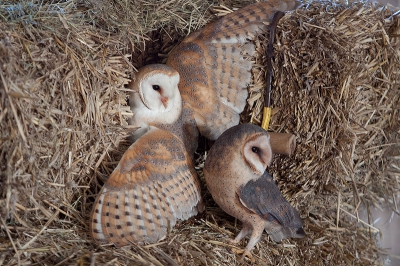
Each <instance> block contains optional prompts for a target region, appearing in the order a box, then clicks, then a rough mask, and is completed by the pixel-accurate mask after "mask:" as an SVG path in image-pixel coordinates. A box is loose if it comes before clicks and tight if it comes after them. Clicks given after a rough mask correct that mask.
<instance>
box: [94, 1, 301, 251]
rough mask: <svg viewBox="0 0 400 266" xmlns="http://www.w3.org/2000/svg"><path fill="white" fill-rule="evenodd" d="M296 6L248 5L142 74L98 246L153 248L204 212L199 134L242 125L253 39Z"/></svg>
mask: <svg viewBox="0 0 400 266" xmlns="http://www.w3.org/2000/svg"><path fill="white" fill-rule="evenodd" d="M297 5H298V2H296V0H283V1H282V0H280V1H277V0H272V1H269V2H265V3H258V4H254V5H251V6H248V7H244V8H242V9H240V10H238V11H236V12H233V13H231V14H228V15H226V16H225V17H223V18H222V19H219V20H218V21H216V22H214V23H211V24H209V25H207V26H206V27H204V28H203V29H201V30H199V31H197V32H195V33H193V34H191V35H189V36H188V37H187V38H186V39H185V40H184V41H183V42H182V43H181V44H180V45H178V46H177V47H176V48H175V49H174V50H173V52H172V53H171V54H170V56H169V59H168V61H167V64H166V65H162V64H154V65H148V66H145V67H143V68H141V69H139V71H138V73H137V74H136V77H135V79H134V81H133V82H132V83H131V84H130V85H129V88H130V89H131V90H132V93H131V95H130V105H131V110H132V111H133V117H132V118H131V119H130V121H129V123H130V124H131V125H134V126H137V127H138V130H137V131H135V133H134V143H133V144H132V146H131V147H130V148H129V149H128V150H127V151H126V152H125V154H124V155H123V157H122V159H121V161H120V163H119V165H118V166H117V168H116V169H115V170H114V172H113V173H112V174H111V176H110V177H109V179H108V180H107V182H106V183H105V185H104V187H103V188H102V190H101V191H100V193H99V195H98V196H97V199H96V202H95V205H94V208H93V212H92V216H91V222H90V224H91V233H92V235H93V237H94V238H95V239H96V240H97V241H98V242H100V243H114V244H115V245H116V246H124V245H128V244H130V243H133V242H136V243H137V242H139V243H144V242H149V243H150V242H155V241H157V240H159V239H161V238H162V237H163V236H165V234H166V232H167V229H168V228H170V227H172V226H174V225H175V223H176V221H177V219H183V220H184V219H187V218H189V217H190V216H192V215H195V214H196V213H197V212H200V211H202V210H203V209H204V206H203V203H202V200H201V197H200V186H199V184H198V180H197V178H196V172H195V170H194V167H193V154H194V151H195V150H196V147H197V138H198V129H199V130H200V133H201V134H203V135H204V136H206V137H207V138H210V139H212V140H214V139H216V138H217V137H218V136H219V135H220V134H221V133H222V132H223V131H224V130H225V129H227V128H229V127H231V126H233V125H236V124H238V123H239V113H240V112H242V110H243V109H244V106H245V104H246V98H247V85H248V84H249V83H250V78H251V73H250V70H251V67H252V64H251V62H250V61H248V60H247V59H246V56H247V55H252V54H253V53H254V50H255V48H254V45H253V44H252V43H250V42H249V41H248V39H252V38H253V37H254V35H255V34H257V33H259V32H260V31H261V30H262V29H265V27H266V25H265V24H264V23H265V22H269V21H270V20H271V18H272V15H273V13H274V12H275V11H277V10H281V11H285V10H290V9H294V8H295V7H296V6H297Z"/></svg>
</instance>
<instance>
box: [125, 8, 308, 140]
mask: <svg viewBox="0 0 400 266" xmlns="http://www.w3.org/2000/svg"><path fill="white" fill-rule="evenodd" d="M299 4H300V2H298V1H297V0H270V1H268V2H261V3H256V4H253V5H249V6H246V7H244V8H241V9H239V10H237V11H235V12H232V13H230V14H228V15H226V16H224V17H222V18H221V19H219V20H217V21H215V22H213V23H210V24H208V25H206V26H205V27H204V28H202V29H200V30H198V31H196V32H194V33H192V34H190V35H189V36H188V37H186V38H185V39H184V40H183V41H182V42H181V43H180V44H179V45H178V46H176V47H175V48H174V49H173V51H172V52H171V53H170V55H169V57H168V60H167V66H164V68H163V67H161V65H157V67H155V68H154V70H152V66H151V65H149V66H145V67H144V70H140V71H139V73H138V75H137V77H136V80H135V82H134V84H135V85H134V86H133V87H134V88H135V91H136V92H135V93H133V94H132V95H131V99H132V101H131V102H132V104H131V109H132V111H133V112H134V118H133V119H132V120H131V124H133V125H137V124H143V123H148V122H151V121H153V122H160V120H164V121H162V123H164V122H165V123H168V122H170V120H173V117H174V115H173V114H175V113H176V112H179V110H178V104H177V103H178V99H179V97H180V96H181V97H182V99H183V100H184V101H185V102H186V103H187V105H188V108H190V109H191V110H192V111H193V112H194V118H195V120H196V124H197V127H198V129H199V130H200V133H201V134H202V135H203V136H205V137H207V138H208V139H211V140H216V139H217V138H218V136H219V135H220V134H221V133H222V132H224V131H225V130H226V129H228V128H230V127H232V126H234V125H237V124H238V123H239V119H240V117H239V114H240V113H241V112H242V111H243V109H244V107H245V105H246V100H247V96H248V92H247V86H248V85H249V84H250V80H251V68H252V62H251V61H250V60H248V58H247V57H249V56H252V55H253V54H254V52H255V47H254V44H253V43H252V42H251V40H252V39H253V38H254V36H256V35H257V34H258V33H260V32H262V31H263V30H265V29H266V28H267V25H268V24H266V23H269V22H270V21H271V20H272V17H273V15H274V13H275V12H276V11H287V10H292V9H295V8H296V7H298V6H299ZM176 85H178V86H176ZM177 87H178V88H179V90H177ZM156 88H160V90H159V91H158V90H156ZM154 90H156V92H155V91H154ZM170 101H171V103H170ZM150 103H152V105H151V106H150ZM173 106H175V108H176V109H174V107H173ZM144 109H145V110H144ZM149 110H150V111H149ZM136 112H138V113H140V115H139V114H138V115H135V113H136ZM150 112H151V113H153V114H154V115H152V114H150ZM169 113H173V114H169ZM155 117H156V118H157V121H156V120H153V119H154V118H155Z"/></svg>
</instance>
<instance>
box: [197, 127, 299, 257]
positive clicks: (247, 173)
mask: <svg viewBox="0 0 400 266" xmlns="http://www.w3.org/2000/svg"><path fill="white" fill-rule="evenodd" d="M271 158H272V151H271V147H270V144H269V135H268V133H267V132H266V131H265V130H264V129H262V128H261V127H258V126H255V125H251V124H241V125H238V126H234V127H232V128H230V129H228V130H227V131H225V132H224V133H223V134H222V135H221V136H220V137H219V138H218V139H217V141H216V142H215V143H214V145H213V146H212V147H211V150H210V153H209V154H208V156H207V159H206V162H205V164H204V170H203V171H204V177H205V179H206V182H207V187H208V189H209V190H210V192H211V195H212V197H213V199H214V200H215V202H216V203H217V204H218V205H219V206H220V207H221V209H223V210H224V211H225V212H227V213H228V214H230V215H232V216H234V217H236V218H237V219H239V220H240V221H242V222H243V229H242V231H241V232H240V233H239V235H238V236H237V237H236V238H235V239H234V240H233V243H238V242H239V241H240V240H241V239H242V238H244V237H245V236H247V235H248V234H250V233H251V235H250V240H249V242H248V244H247V246H246V249H245V250H244V252H245V254H246V255H250V250H251V249H252V248H253V247H254V245H255V244H256V243H257V242H258V241H259V239H260V238H261V235H262V233H263V231H264V230H265V231H266V232H267V233H268V234H269V235H270V237H271V238H272V239H273V240H274V241H277V242H279V241H281V240H282V239H284V238H287V237H294V238H300V237H303V236H304V235H305V233H304V230H303V228H302V221H301V219H300V216H299V214H298V212H297V211H296V210H295V209H294V208H293V207H292V206H291V205H290V204H289V203H288V202H287V200H286V199H285V198H284V197H283V196H282V194H281V192H280V191H279V189H278V187H277V185H276V184H275V182H274V181H273V179H272V177H271V176H270V175H269V174H268V172H267V171H266V168H267V166H268V165H269V164H270V163H271Z"/></svg>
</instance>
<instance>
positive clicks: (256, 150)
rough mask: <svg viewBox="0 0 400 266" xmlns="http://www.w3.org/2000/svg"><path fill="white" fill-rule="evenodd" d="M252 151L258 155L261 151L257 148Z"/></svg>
mask: <svg viewBox="0 0 400 266" xmlns="http://www.w3.org/2000/svg"><path fill="white" fill-rule="evenodd" d="M251 151H252V152H254V153H258V152H259V151H260V150H259V149H258V148H257V147H252V148H251Z"/></svg>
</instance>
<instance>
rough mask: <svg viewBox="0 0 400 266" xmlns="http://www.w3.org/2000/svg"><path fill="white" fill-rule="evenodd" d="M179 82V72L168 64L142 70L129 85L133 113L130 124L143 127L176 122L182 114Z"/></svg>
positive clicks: (155, 65) (145, 67)
mask: <svg viewBox="0 0 400 266" xmlns="http://www.w3.org/2000/svg"><path fill="white" fill-rule="evenodd" d="M178 83H179V73H178V72H177V71H176V70H174V69H173V68H171V67H169V66H167V65H162V64H153V65H147V66H144V67H142V68H140V69H139V71H138V72H137V73H136V77H135V80H134V81H132V82H131V83H130V84H129V88H130V89H131V90H132V92H131V95H130V99H129V102H130V106H131V110H132V111H133V117H132V118H131V120H130V124H131V125H136V126H143V125H149V124H155V123H162V124H171V123H173V122H175V121H176V120H177V119H178V118H179V115H180V113H181V111H182V99H181V95H180V93H179V89H178Z"/></svg>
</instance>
